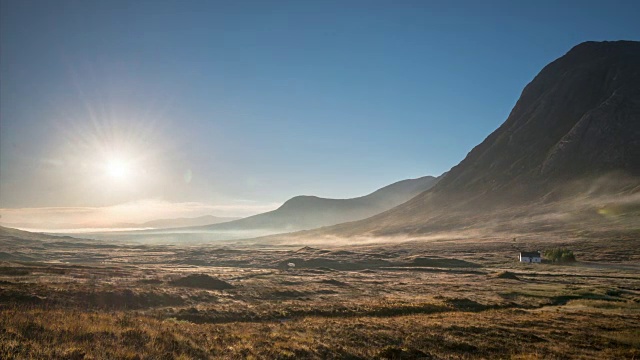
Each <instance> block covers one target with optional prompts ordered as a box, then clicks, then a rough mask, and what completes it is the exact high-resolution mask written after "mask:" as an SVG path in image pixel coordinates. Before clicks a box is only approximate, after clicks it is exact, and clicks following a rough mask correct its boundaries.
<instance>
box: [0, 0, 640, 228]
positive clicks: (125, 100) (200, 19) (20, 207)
mask: <svg viewBox="0 0 640 360" xmlns="http://www.w3.org/2000/svg"><path fill="white" fill-rule="evenodd" d="M0 3H1V11H0V17H1V18H0V215H1V216H2V218H1V219H0V220H1V221H4V222H5V223H6V222H9V223H11V222H24V221H45V219H47V216H49V217H50V218H49V219H48V220H51V219H52V218H51V217H52V216H53V217H55V219H57V220H55V221H63V222H64V221H67V222H72V221H75V222H83V223H86V222H91V221H94V220H95V219H96V218H100V219H103V220H104V219H106V220H104V221H107V222H108V221H117V220H120V219H121V218H126V219H128V220H132V221H140V222H142V221H146V220H150V219H151V218H155V217H179V216H199V215H205V214H212V215H218V216H247V215H250V214H255V213H259V212H263V211H266V210H270V209H273V208H276V207H277V206H278V205H280V204H282V203H283V202H284V201H286V200H287V199H288V198H291V197H293V196H296V195H317V196H322V197H331V198H348V197H355V196H361V195H365V194H367V193H370V192H372V191H374V190H376V189H378V188H380V187H382V186H385V185H388V184H390V183H393V182H395V181H399V180H402V179H407V178H416V177H420V176H425V175H434V176H437V175H440V174H441V173H443V172H445V171H447V170H449V169H450V168H451V167H452V166H454V165H456V164H457V163H458V162H459V161H461V160H462V159H463V158H464V157H465V155H466V154H467V153H468V152H469V151H470V150H471V149H472V148H473V147H474V146H475V145H477V144H479V143H480V142H481V141H482V140H483V139H484V138H485V137H486V136H487V135H489V134H490V133H491V132H492V131H493V130H495V129H496V128H497V127H498V126H499V125H500V124H501V123H502V122H504V120H505V119H506V118H507V116H508V114H509V112H510V110H511V108H512V107H513V106H514V104H515V102H516V101H517V99H518V97H519V95H520V93H521V91H522V89H523V87H524V86H525V85H526V84H527V83H528V82H529V81H531V80H532V79H533V77H534V76H535V75H536V74H537V73H538V72H539V71H540V70H541V69H542V67H544V66H545V65H546V64H548V63H549V62H551V61H553V60H554V59H556V58H558V57H560V56H562V55H563V54H564V53H566V52H567V51H568V50H569V49H570V48H571V47H573V46H575V45H577V44H578V43H580V42H583V41H587V40H597V41H601V40H620V39H626V40H640V22H638V19H637V16H638V14H639V13H640V3H638V2H636V1H607V2H603V1H483V2H478V1H376V0H370V1H350V0H341V1H331V0H323V1H304V0H300V1H266V0H261V1H213V0H212V1H165V0H153V1H145V0H137V1H117V0H108V1H107V0H104V1H97V0H89V1H69V0H57V1H46V0H39V1H30V0H0ZM123 208H124V209H127V210H126V211H125V212H117V211H116V213H117V214H119V215H118V216H115V215H113V214H114V211H115V210H114V209H116V210H118V209H123ZM131 209H136V210H135V211H131ZM79 214H80V215H79ZM81 214H84V215H81ZM86 214H90V216H88V217H87V216H86ZM108 214H111V215H108ZM82 216H85V217H82ZM51 221H54V220H51ZM104 221H103V222H104Z"/></svg>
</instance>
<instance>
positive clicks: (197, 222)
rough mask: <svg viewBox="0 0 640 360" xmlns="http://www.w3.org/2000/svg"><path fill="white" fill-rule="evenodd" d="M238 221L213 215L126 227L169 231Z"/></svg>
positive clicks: (161, 220)
mask: <svg viewBox="0 0 640 360" xmlns="http://www.w3.org/2000/svg"><path fill="white" fill-rule="evenodd" d="M233 220H238V218H232V217H218V216H213V215H204V216H198V217H193V218H175V219H157V220H151V221H147V222H144V223H140V224H132V225H134V226H128V227H143V228H147V227H150V228H157V229H170V228H179V227H188V226H203V225H212V224H220V223H224V222H228V221H233Z"/></svg>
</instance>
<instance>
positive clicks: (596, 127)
mask: <svg viewBox="0 0 640 360" xmlns="http://www.w3.org/2000/svg"><path fill="white" fill-rule="evenodd" d="M638 176H640V42H634V41H615V42H585V43H582V44H579V45H577V46H576V47H574V48H573V49H571V50H570V51H569V52H568V53H567V54H566V55H564V56H562V57H561V58H559V59H557V60H555V61H553V62H552V63H550V64H549V65H547V66H546V67H545V68H544V69H542V71H541V72H540V73H539V74H538V75H537V76H536V77H535V78H534V79H533V81H531V83H529V84H528V85H527V86H526V87H525V88H524V90H523V91H522V94H521V96H520V99H519V100H518V101H517V103H516V105H515V107H514V108H513V110H512V111H511V113H510V115H509V117H508V118H507V120H506V121H505V122H504V123H503V124H502V125H501V126H500V127H499V128H498V129H497V130H495V131H494V132H493V133H492V134H491V135H489V136H488V137H487V138H486V139H485V140H484V141H483V142H482V143H480V144H479V145H478V146H476V147H475V148H474V149H473V150H471V152H469V154H468V155H467V156H466V158H465V159H464V160H463V161H462V162H460V163H459V164H458V165H457V166H455V167H453V168H452V169H451V170H450V171H449V172H448V173H447V174H446V175H445V176H443V178H442V180H441V181H439V182H438V184H437V185H436V186H434V187H433V188H432V189H431V190H429V191H426V192H424V193H422V194H420V195H418V196H416V197H415V198H413V199H411V200H410V201H408V202H406V203H404V204H402V205H400V206H398V207H395V208H393V209H390V210H389V211H387V212H384V213H382V214H379V215H376V216H373V217H371V218H368V219H364V220H362V221H358V222H352V223H347V224H340V225H336V226H333V227H329V228H324V229H321V230H317V231H311V232H305V233H299V234H292V235H291V237H296V236H303V237H318V236H329V237H335V236H342V237H348V236H381V235H398V234H404V235H424V234H429V233H433V232H438V231H467V230H472V229H476V230H477V229H481V228H483V229H486V228H488V227H491V229H492V230H496V229H501V230H505V231H507V230H508V231H541V230H544V229H548V228H561V227H563V226H564V227H565V228H566V229H569V228H570V229H572V230H576V229H578V228H579V226H580V224H584V225H585V226H588V225H589V224H596V223H597V224H601V223H602V222H607V224H608V225H611V226H613V225H616V226H618V225H620V226H627V227H629V226H630V227H632V228H633V227H635V228H636V229H637V227H638V223H637V220H635V221H634V218H633V217H630V216H626V217H625V216H617V217H615V219H613V217H611V216H609V215H604V214H610V213H611V212H609V211H608V210H606V211H605V210H603V209H605V208H607V207H609V208H611V207H613V208H615V209H618V210H616V213H617V214H620V213H621V212H622V215H625V214H627V215H628V214H629V213H628V211H631V213H632V214H637V213H638V209H639V208H640V207H639V204H640V196H639V194H640V181H639V180H638ZM619 209H622V210H619ZM620 211H621V212H620ZM635 219H637V217H635ZM614 220H615V221H614ZM614 222H615V224H614ZM576 231H577V230H576Z"/></svg>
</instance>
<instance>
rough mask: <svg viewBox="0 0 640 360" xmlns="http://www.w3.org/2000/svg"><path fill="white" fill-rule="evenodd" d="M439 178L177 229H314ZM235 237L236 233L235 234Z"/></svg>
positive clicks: (303, 199)
mask: <svg viewBox="0 0 640 360" xmlns="http://www.w3.org/2000/svg"><path fill="white" fill-rule="evenodd" d="M437 181H438V178H435V177H433V176H425V177H421V178H418V179H409V180H403V181H399V182H396V183H393V184H391V185H388V186H385V187H383V188H381V189H379V190H376V191H375V192H373V193H371V194H369V195H366V196H362V197H357V198H352V199H327V198H320V197H317V196H296V197H294V198H291V199H289V200H288V201H286V202H285V203H284V204H282V206H280V207H279V208H278V209H276V210H273V211H269V212H266V213H263V214H258V215H254V216H250V217H247V218H244V219H239V220H235V221H230V222H226V223H222V224H215V225H208V226H200V227H190V228H182V229H175V231H177V232H179V231H185V232H207V233H211V234H215V233H216V232H217V233H219V234H220V237H228V236H229V235H228V234H229V233H235V232H238V233H241V234H243V235H244V234H251V235H256V236H259V235H260V234H267V233H271V234H273V233H281V232H289V231H296V230H305V229H313V228H318V227H322V226H327V225H334V224H338V223H342V222H347V221H354V220H360V219H364V218H367V217H369V216H372V215H375V214H378V213H381V212H383V211H385V210H388V209H390V208H392V207H394V206H397V205H399V204H402V203H403V202H405V201H407V200H409V199H411V198H413V197H414V196H416V195H418V194H420V193H421V192H423V191H426V190H428V189H430V188H431V187H432V186H433V185H435V184H436V183H437ZM232 237H233V236H232Z"/></svg>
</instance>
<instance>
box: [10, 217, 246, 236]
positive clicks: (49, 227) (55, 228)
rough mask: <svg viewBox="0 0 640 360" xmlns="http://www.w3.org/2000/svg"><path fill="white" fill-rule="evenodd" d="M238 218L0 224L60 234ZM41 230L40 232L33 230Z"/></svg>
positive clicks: (179, 225)
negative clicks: (140, 221) (77, 230)
mask: <svg viewBox="0 0 640 360" xmlns="http://www.w3.org/2000/svg"><path fill="white" fill-rule="evenodd" d="M237 219H239V218H237V217H218V216H213V215H204V216H198V217H193V218H174V219H157V220H151V221H147V222H143V223H115V224H112V223H109V224H101V225H95V224H84V223H80V224H78V223H46V222H41V221H40V222H36V223H7V222H5V223H0V225H2V226H5V227H8V228H15V229H27V230H29V231H36V232H39V231H45V232H46V231H51V232H60V230H63V231H64V230H69V229H83V230H86V231H91V230H92V229H96V231H105V229H110V230H112V231H116V230H118V229H143V228H154V229H159V228H162V229H171V228H179V227H187V226H202V225H211V224H219V223H223V222H227V221H233V220H237ZM33 229H40V230H33Z"/></svg>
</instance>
